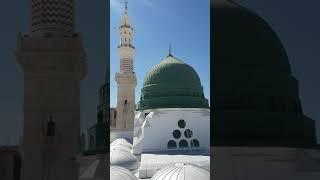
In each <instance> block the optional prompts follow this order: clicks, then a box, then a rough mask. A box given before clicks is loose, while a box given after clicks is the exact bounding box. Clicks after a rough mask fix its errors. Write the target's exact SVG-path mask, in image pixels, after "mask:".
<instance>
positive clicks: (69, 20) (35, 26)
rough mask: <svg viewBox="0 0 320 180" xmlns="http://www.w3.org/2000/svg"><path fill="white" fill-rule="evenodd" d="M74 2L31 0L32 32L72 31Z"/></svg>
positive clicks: (53, 32) (54, 32) (66, 0)
mask: <svg viewBox="0 0 320 180" xmlns="http://www.w3.org/2000/svg"><path fill="white" fill-rule="evenodd" d="M74 4H75V2H74V0H32V20H31V22H32V24H31V31H32V33H33V34H44V33H52V34H55V35H56V34H63V35H66V34H70V33H73V32H74V7H75V5H74Z"/></svg>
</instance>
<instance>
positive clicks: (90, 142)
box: [89, 135, 95, 150]
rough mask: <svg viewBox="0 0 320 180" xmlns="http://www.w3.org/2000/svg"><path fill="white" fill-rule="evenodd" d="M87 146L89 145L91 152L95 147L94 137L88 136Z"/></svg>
mask: <svg viewBox="0 0 320 180" xmlns="http://www.w3.org/2000/svg"><path fill="white" fill-rule="evenodd" d="M89 144H90V150H93V149H94V146H95V142H94V137H93V136H92V135H90V141H89Z"/></svg>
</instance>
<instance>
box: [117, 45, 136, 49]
mask: <svg viewBox="0 0 320 180" xmlns="http://www.w3.org/2000/svg"><path fill="white" fill-rule="evenodd" d="M121 47H131V48H133V49H135V48H134V46H132V45H131V44H120V45H119V46H118V48H121Z"/></svg>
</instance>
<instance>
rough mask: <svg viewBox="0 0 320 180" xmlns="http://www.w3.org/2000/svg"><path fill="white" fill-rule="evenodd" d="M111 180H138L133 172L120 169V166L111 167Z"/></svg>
mask: <svg viewBox="0 0 320 180" xmlns="http://www.w3.org/2000/svg"><path fill="white" fill-rule="evenodd" d="M110 179H112V180H138V178H137V177H135V176H134V175H133V174H132V172H130V171H129V170H127V169H125V168H123V167H120V166H110Z"/></svg>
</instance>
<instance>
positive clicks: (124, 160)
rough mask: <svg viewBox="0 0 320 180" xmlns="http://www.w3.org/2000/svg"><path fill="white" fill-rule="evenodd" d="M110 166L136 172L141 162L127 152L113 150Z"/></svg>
mask: <svg viewBox="0 0 320 180" xmlns="http://www.w3.org/2000/svg"><path fill="white" fill-rule="evenodd" d="M110 165H112V166H121V167H124V168H125V169H128V170H130V171H136V170H137V169H138V168H139V160H138V158H137V157H136V156H135V155H133V154H132V153H131V152H129V151H127V150H122V149H111V150H110Z"/></svg>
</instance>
